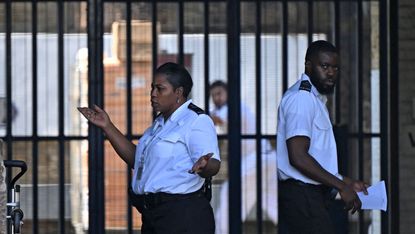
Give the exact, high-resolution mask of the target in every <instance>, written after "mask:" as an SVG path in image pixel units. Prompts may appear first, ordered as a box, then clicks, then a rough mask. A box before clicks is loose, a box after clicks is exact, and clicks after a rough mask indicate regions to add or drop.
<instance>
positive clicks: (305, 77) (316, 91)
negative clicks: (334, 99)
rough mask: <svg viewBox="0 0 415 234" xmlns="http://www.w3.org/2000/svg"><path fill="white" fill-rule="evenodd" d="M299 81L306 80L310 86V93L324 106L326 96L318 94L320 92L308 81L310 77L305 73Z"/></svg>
mask: <svg viewBox="0 0 415 234" xmlns="http://www.w3.org/2000/svg"><path fill="white" fill-rule="evenodd" d="M301 80H308V81H309V82H310V84H311V92H312V93H313V94H314V95H315V96H316V97H317V98H318V99H320V101H322V102H323V103H324V104H326V102H327V96H326V95H323V94H320V92H319V91H318V90H317V89H316V87H314V85H313V83H312V82H311V80H310V77H308V76H307V75H306V74H305V73H303V74H302V75H301Z"/></svg>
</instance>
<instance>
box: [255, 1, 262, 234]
mask: <svg viewBox="0 0 415 234" xmlns="http://www.w3.org/2000/svg"><path fill="white" fill-rule="evenodd" d="M261 10H262V4H261V1H260V0H256V20H255V21H256V31H255V54H256V56H255V67H256V69H255V71H256V77H255V78H256V90H255V92H256V134H255V140H256V197H257V203H256V204H257V205H256V218H257V233H258V234H262V229H263V227H262V225H263V222H262V221H263V220H262V158H261V156H262V144H261V123H262V122H261V93H262V92H261V55H262V54H261V33H262V22H261V18H262V17H261V16H262V14H261Z"/></svg>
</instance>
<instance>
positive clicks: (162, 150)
mask: <svg viewBox="0 0 415 234" xmlns="http://www.w3.org/2000/svg"><path fill="white" fill-rule="evenodd" d="M158 138H159V139H158V141H157V143H156V144H154V146H153V147H152V148H153V150H152V154H153V156H155V157H158V158H168V157H172V156H173V154H174V148H175V146H176V145H177V144H178V143H179V141H180V139H181V137H180V134H177V133H170V134H168V135H163V136H159V137H158Z"/></svg>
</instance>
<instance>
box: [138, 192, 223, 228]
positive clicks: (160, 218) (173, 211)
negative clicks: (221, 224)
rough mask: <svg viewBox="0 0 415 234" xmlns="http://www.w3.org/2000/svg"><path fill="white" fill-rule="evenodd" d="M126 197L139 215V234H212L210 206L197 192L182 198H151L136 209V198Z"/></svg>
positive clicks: (212, 222) (213, 221)
mask: <svg viewBox="0 0 415 234" xmlns="http://www.w3.org/2000/svg"><path fill="white" fill-rule="evenodd" d="M130 197H132V202H133V205H134V206H135V207H136V208H137V210H138V211H139V212H140V213H141V219H142V223H143V225H142V227H141V233H142V234H196V233H197V234H199V233H200V234H214V233H215V220H214V216H213V210H212V206H211V205H210V203H209V201H208V200H207V199H206V197H205V196H204V194H203V193H201V192H197V193H195V194H191V195H187V196H182V197H180V196H179V197H167V198H163V197H161V199H158V198H156V199H153V198H151V199H149V201H144V205H139V206H137V205H138V203H137V199H138V196H137V195H135V199H134V195H133V196H131V194H130ZM141 198H142V197H141ZM141 198H140V199H141Z"/></svg>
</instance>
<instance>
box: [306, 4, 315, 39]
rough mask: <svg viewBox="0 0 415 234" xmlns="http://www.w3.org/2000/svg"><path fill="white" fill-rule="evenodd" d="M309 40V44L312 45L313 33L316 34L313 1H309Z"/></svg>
mask: <svg viewBox="0 0 415 234" xmlns="http://www.w3.org/2000/svg"><path fill="white" fill-rule="evenodd" d="M307 17H308V21H307V39H308V44H309V45H310V44H311V42H313V33H314V28H313V25H314V11H313V1H312V0H308V1H307Z"/></svg>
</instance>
